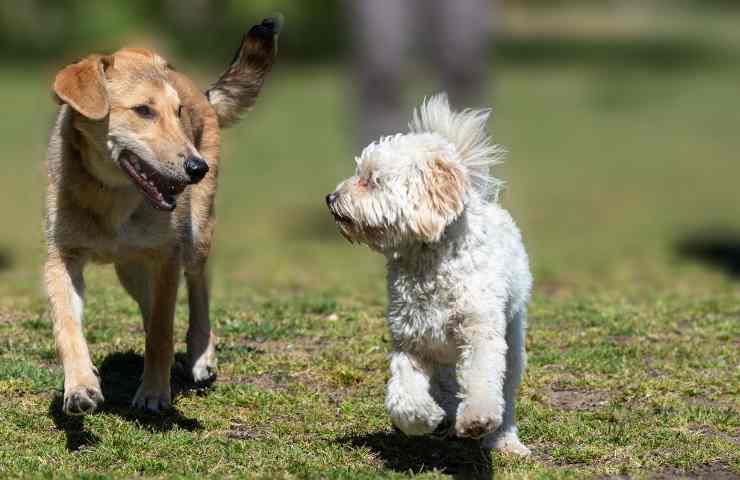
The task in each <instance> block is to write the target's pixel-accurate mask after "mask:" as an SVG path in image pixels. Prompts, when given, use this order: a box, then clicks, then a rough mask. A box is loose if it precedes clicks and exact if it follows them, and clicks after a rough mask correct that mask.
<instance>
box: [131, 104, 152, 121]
mask: <svg viewBox="0 0 740 480" xmlns="http://www.w3.org/2000/svg"><path fill="white" fill-rule="evenodd" d="M132 110H133V111H134V112H136V114H137V115H138V116H140V117H141V118H149V119H151V118H154V117H156V116H157V112H155V111H154V109H152V108H151V107H150V106H149V105H137V106H135V107H134V108H132Z"/></svg>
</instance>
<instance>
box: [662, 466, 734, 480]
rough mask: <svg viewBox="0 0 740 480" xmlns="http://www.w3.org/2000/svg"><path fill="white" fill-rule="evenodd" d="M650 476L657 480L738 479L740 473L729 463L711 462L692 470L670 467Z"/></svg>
mask: <svg viewBox="0 0 740 480" xmlns="http://www.w3.org/2000/svg"><path fill="white" fill-rule="evenodd" d="M649 478H652V479H657V480H669V479H675V478H682V479H707V480H709V479H712V480H737V479H738V478H740V475H738V474H737V473H735V472H733V471H732V470H731V469H730V467H729V465H725V464H724V463H719V462H715V463H709V464H705V465H700V466H698V467H696V468H692V469H691V470H688V471H684V470H681V469H678V468H669V469H666V470H663V471H662V472H660V473H656V474H654V475H650V476H649Z"/></svg>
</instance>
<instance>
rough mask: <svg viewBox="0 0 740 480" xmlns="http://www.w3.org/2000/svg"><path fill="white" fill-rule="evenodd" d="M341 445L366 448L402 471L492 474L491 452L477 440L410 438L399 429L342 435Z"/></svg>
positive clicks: (464, 475)
mask: <svg viewBox="0 0 740 480" xmlns="http://www.w3.org/2000/svg"><path fill="white" fill-rule="evenodd" d="M336 442H337V443H339V444H340V445H346V446H351V447H353V448H367V449H369V450H370V452H371V453H372V454H373V455H374V456H375V457H376V458H378V459H380V460H381V461H382V462H383V463H384V465H385V467H386V468H388V469H391V470H394V471H396V472H401V473H408V472H413V473H423V472H431V471H434V470H437V471H440V472H443V473H445V474H447V475H451V476H452V477H453V478H460V479H467V478H473V479H477V478H486V479H490V478H492V477H493V471H492V470H493V468H492V463H491V452H490V451H488V450H484V449H481V448H480V442H478V441H474V440H461V439H450V440H441V439H436V438H433V437H408V436H406V435H404V434H403V433H401V432H397V431H390V432H389V431H380V432H375V433H370V434H365V435H353V436H346V437H340V438H338V439H337V440H336Z"/></svg>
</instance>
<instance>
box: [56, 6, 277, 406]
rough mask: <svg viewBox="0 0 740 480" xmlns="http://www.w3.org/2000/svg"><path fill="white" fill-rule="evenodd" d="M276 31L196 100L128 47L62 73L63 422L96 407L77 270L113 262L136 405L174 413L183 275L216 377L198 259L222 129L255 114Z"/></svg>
mask: <svg viewBox="0 0 740 480" xmlns="http://www.w3.org/2000/svg"><path fill="white" fill-rule="evenodd" d="M280 23H281V22H280V20H279V19H266V20H264V21H263V22H262V23H261V24H259V25H255V26H254V27H252V28H251V29H250V31H249V33H248V34H247V35H245V37H244V39H243V41H242V44H241V46H240V48H239V50H238V51H237V53H236V56H235V57H234V60H233V61H232V63H231V65H230V66H229V68H228V69H227V70H226V72H225V73H224V74H223V75H222V76H221V78H220V79H219V80H218V81H217V82H216V83H215V84H214V85H213V86H212V87H211V88H210V89H209V90H207V91H206V92H205V94H204V93H201V91H200V90H198V88H197V87H196V86H195V85H194V84H193V83H192V82H191V81H190V80H189V79H188V78H187V77H186V76H184V75H183V74H181V73H178V72H176V71H175V70H173V69H172V68H171V67H170V66H169V65H168V64H167V62H166V61H165V60H164V59H162V58H161V57H160V56H158V55H157V54H155V53H153V52H151V51H148V50H141V49H123V50H120V51H118V52H116V53H114V54H113V55H109V56H101V55H92V56H89V57H87V58H85V59H83V60H82V61H80V62H78V63H75V64H73V65H69V66H67V67H66V68H64V69H62V70H61V71H60V72H59V73H58V74H57V76H56V79H55V81H54V93H55V95H56V97H57V99H58V100H59V102H60V103H62V104H63V105H62V107H61V109H60V111H59V115H58V117H57V121H56V124H55V126H54V129H53V131H52V134H51V140H50V142H49V151H48V180H49V185H48V191H47V202H46V237H47V244H48V259H47V261H46V265H45V280H46V288H47V292H48V296H49V302H50V307H51V315H52V318H53V321H54V334H55V337H56V345H57V351H58V352H59V356H60V358H61V360H62V363H63V365H64V411H65V412H66V413H67V414H72V415H74V414H77V415H79V414H86V413H90V412H92V411H93V410H95V408H96V407H97V406H98V405H99V404H100V403H101V402H102V401H103V395H102V392H101V390H100V381H99V379H98V375H97V371H96V369H95V367H94V366H93V364H92V361H91V359H90V354H89V352H88V348H87V344H86V343H85V338H84V336H83V333H82V303H83V301H82V299H83V289H84V282H83V268H84V266H85V264H86V263H88V262H96V263H114V264H115V268H116V272H117V273H118V278H119V279H120V281H121V283H122V284H123V286H124V287H125V289H126V290H127V291H128V292H129V294H131V296H132V297H133V298H134V299H135V300H136V302H137V303H138V304H139V307H140V309H141V314H142V316H143V318H144V330H145V332H146V349H145V355H144V374H143V377H142V382H141V385H140V387H139V389H138V391H137V392H136V395H135V397H134V400H133V405H134V406H135V407H139V408H144V409H146V410H151V411H159V410H160V409H163V408H167V407H168V406H169V405H170V401H171V393H170V368H171V366H172V363H173V348H174V347H173V346H174V341H173V334H172V331H173V321H174V310H175V300H176V296H177V288H178V283H179V276H180V271H181V269H183V268H184V271H185V277H186V281H187V289H188V304H189V310H190V323H189V328H188V333H187V348H188V359H189V363H190V364H189V368H190V371H191V372H192V376H193V379H194V380H195V381H196V382H204V381H208V380H211V379H213V378H214V377H215V368H216V357H215V349H214V336H213V334H212V333H211V326H210V321H209V318H208V282H207V279H206V261H207V259H208V254H209V251H210V248H211V242H212V239H213V228H214V214H213V208H214V205H213V203H214V196H215V194H216V179H217V174H218V161H219V126H220V127H226V126H229V125H231V124H232V123H233V122H235V121H236V120H237V119H238V118H239V115H240V113H242V112H243V111H244V110H245V109H247V108H248V107H250V106H252V104H253V103H254V101H255V99H256V97H257V95H258V93H259V91H260V87H261V86H262V83H263V81H264V79H265V76H266V75H267V73H268V72H269V70H270V68H271V66H272V63H273V60H274V56H275V53H276V51H277V36H278V33H279V27H280Z"/></svg>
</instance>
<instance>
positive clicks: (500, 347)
mask: <svg viewBox="0 0 740 480" xmlns="http://www.w3.org/2000/svg"><path fill="white" fill-rule="evenodd" d="M498 316H499V315H497V317H498ZM500 316H501V318H495V319H485V320H484V321H483V322H481V321H479V320H476V321H475V322H472V321H471V322H469V323H468V324H467V325H464V326H463V327H462V328H461V329H460V333H461V340H462V341H463V345H462V349H461V352H460V358H459V360H458V365H457V378H458V383H459V384H460V396H461V397H462V399H463V400H462V402H461V403H460V405H459V406H458V409H457V416H456V419H455V432H456V433H457V435H458V436H460V437H470V438H480V437H482V436H483V435H486V434H488V433H492V432H495V431H496V429H497V428H498V427H499V426H500V425H501V423H502V422H503V414H504V396H503V383H504V375H505V372H506V350H507V345H506V340H505V334H504V332H503V331H501V332H499V331H498V330H499V329H498V328H496V327H498V326H500V327H501V330H504V329H505V326H504V325H505V319H504V318H503V314H500Z"/></svg>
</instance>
